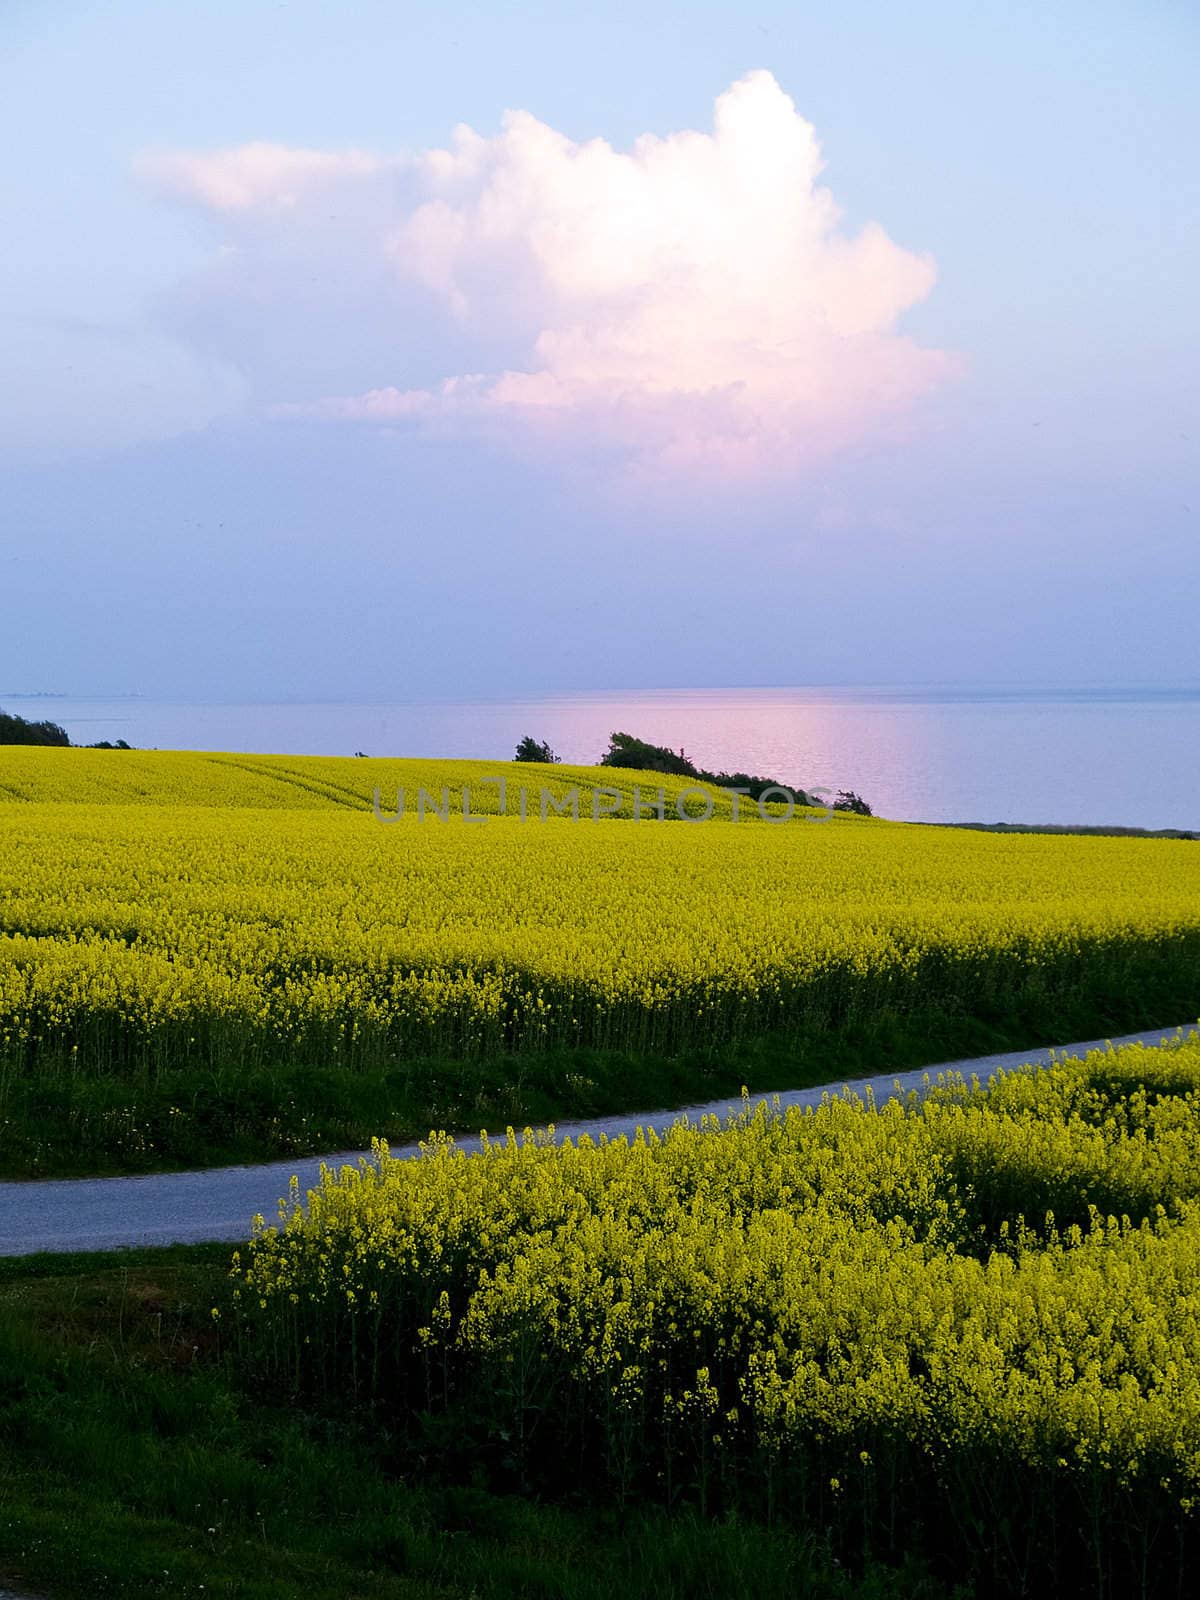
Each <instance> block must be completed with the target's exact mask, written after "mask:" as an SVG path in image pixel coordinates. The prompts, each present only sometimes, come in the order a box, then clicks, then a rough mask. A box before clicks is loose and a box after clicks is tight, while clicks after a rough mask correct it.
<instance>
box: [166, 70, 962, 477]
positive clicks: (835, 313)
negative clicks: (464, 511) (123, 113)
mask: <svg viewBox="0 0 1200 1600" xmlns="http://www.w3.org/2000/svg"><path fill="white" fill-rule="evenodd" d="M822 165H823V163H822V159H821V152H820V147H819V144H818V142H817V137H816V133H815V131H814V129H813V127H812V125H811V124H810V123H808V122H807V121H805V120H804V118H803V117H801V116H800V115H799V114H798V113H797V111H796V108H795V106H794V105H793V103H792V101H791V100H790V99H789V97H788V96H787V95H786V94H785V93H784V92H783V90H782V89H781V88H780V87H779V85H778V83H777V82H776V81H775V79H774V78H773V77H772V76H771V74H770V73H768V72H753V73H751V74H749V75H748V76H747V77H745V78H742V79H741V80H740V81H739V82H737V83H735V84H734V85H733V86H732V87H731V88H730V89H728V90H727V91H726V92H725V93H724V94H722V95H721V96H720V97H719V98H718V100H717V102H716V108H715V117H714V124H713V130H712V132H711V133H699V132H681V133H676V134H672V135H669V136H668V137H665V138H659V137H655V136H652V135H645V136H643V137H642V138H640V139H639V140H638V141H637V142H636V143H635V144H634V146H633V148H632V149H631V150H630V151H628V152H623V151H618V150H614V149H613V148H612V147H611V146H610V145H608V144H607V143H606V142H605V141H603V140H600V139H594V140H590V141H588V142H586V143H575V142H573V141H572V140H570V139H568V138H566V137H565V136H564V135H563V134H561V133H558V132H556V131H555V130H554V129H553V128H550V127H548V126H546V124H544V123H542V122H539V121H538V120H537V119H536V118H535V117H533V116H531V115H530V114H529V113H527V112H524V111H519V112H510V113H509V114H508V115H507V116H506V117H505V119H504V122H503V126H502V129H501V131H500V133H498V134H497V135H496V136H495V137H492V138H485V137H482V136H480V135H479V134H478V133H476V132H474V131H473V130H471V129H470V128H465V127H462V128H459V129H457V130H456V131H455V134H454V137H453V140H452V143H451V145H450V148H449V149H445V150H432V151H426V152H424V153H421V154H418V155H415V156H412V157H407V158H400V159H398V160H392V159H390V158H388V159H385V158H381V157H376V156H370V155H366V154H364V153H362V152H350V153H346V154H340V155H337V154H326V153H323V152H320V151H312V150H289V149H286V148H284V147H281V146H275V145H249V146H246V147H244V148H242V149H240V150H232V151H224V152H220V153H218V154H216V155H209V156H184V155H177V156H171V157H159V158H157V159H156V162H155V166H154V174H155V177H156V180H157V181H158V182H159V183H160V185H166V186H167V187H168V188H169V189H170V190H171V192H173V193H175V194H177V195H181V196H184V197H187V198H190V199H192V200H194V201H196V202H198V203H200V204H201V205H203V206H205V207H206V208H208V209H209V210H210V211H212V212H214V213H217V214H219V215H221V216H223V217H225V218H226V219H229V224H230V225H231V226H232V227H233V228H234V230H235V236H236V227H237V223H238V219H248V218H252V217H253V216H254V215H255V214H258V213H262V214H264V215H265V216H273V217H275V218H276V219H277V221H278V219H279V218H280V217H281V214H283V213H285V212H286V213H289V214H290V215H291V216H292V218H293V220H294V221H295V222H296V223H297V224H299V222H300V220H301V219H302V218H303V216H304V213H305V210H306V207H307V206H309V204H310V202H312V204H313V205H314V206H315V203H316V200H315V197H316V194H317V191H318V190H319V191H320V192H321V206H322V207H323V208H324V209H328V196H329V192H330V191H335V192H338V191H340V190H341V189H344V187H345V186H346V185H347V184H353V183H356V182H359V180H361V179H363V178H375V179H377V178H378V176H379V174H380V173H381V172H384V173H387V174H389V175H391V177H392V181H390V182H389V183H387V184H385V185H384V186H383V187H381V188H377V189H374V190H372V194H373V199H372V201H371V204H372V206H375V207H377V209H376V210H375V211H373V213H372V224H371V229H370V230H369V235H368V236H369V239H370V243H369V245H368V246H367V248H368V249H369V251H370V252H371V254H372V256H373V258H374V257H376V256H377V261H380V262H386V264H387V267H388V270H389V271H390V273H391V274H392V282H393V285H394V286H395V288H396V290H397V291H398V292H397V293H396V296H395V300H394V302H393V303H392V304H391V306H390V312H391V314H393V315H407V316H409V317H413V315H414V312H413V305H414V300H413V295H414V293H416V294H418V295H419V294H424V295H425V296H426V297H427V301H428V310H429V311H434V312H437V313H440V315H441V317H442V318H443V319H444V324H443V325H444V340H443V344H442V348H444V350H445V352H446V359H447V365H443V366H442V369H441V372H440V374H438V375H437V376H436V377H433V376H432V375H429V376H424V375H423V376H422V378H421V379H420V381H418V383H417V384H416V385H412V382H411V377H409V374H408V373H405V374H404V376H405V377H409V383H408V384H407V385H406V384H404V383H403V382H401V383H397V384H396V385H394V386H385V387H382V388H380V387H374V388H369V389H366V390H365V392H362V393H358V394H345V395H343V396H340V397H334V398H330V399H326V400H323V401H320V402H317V403H315V404H314V403H312V402H311V401H306V402H304V403H302V404H298V405H292V406H288V407H285V408H283V409H286V410H291V411H296V410H304V411H306V412H308V413H310V414H312V413H315V414H318V415H325V416H330V417H338V418H343V419H361V420H363V421H366V422H375V423H380V422H391V423H405V424H407V425H410V426H411V425H414V424H415V425H418V426H430V425H438V426H442V427H445V426H450V427H453V426H463V427H466V426H478V425H479V424H480V423H481V422H482V423H485V424H486V425H488V426H490V427H492V428H499V429H501V430H502V431H506V432H509V433H511V434H513V435H514V436H515V437H516V438H517V439H519V440H521V441H524V442H526V443H527V442H528V441H530V440H532V441H533V442H534V443H535V444H538V445H542V444H552V445H554V446H556V447H558V446H562V447H566V448H574V447H577V446H579V445H584V446H593V445H600V446H601V447H603V448H604V449H606V450H612V449H615V450H616V451H617V452H618V453H624V454H625V455H626V456H627V457H628V458H630V459H631V460H632V461H633V462H635V463H638V464H641V465H643V466H649V467H651V468H654V469H661V470H665V471H667V472H669V473H675V472H687V473H695V472H704V471H707V470H714V471H717V472H719V473H733V474H737V475H739V476H746V475H750V476H753V475H758V474H762V473H769V472H773V471H776V470H783V471H785V472H786V471H789V470H792V469H794V468H796V467H797V466H803V465H804V464H806V463H809V462H811V461H813V460H814V459H817V458H819V457H822V456H824V455H827V454H828V453H830V452H831V451H834V450H836V449H838V448H839V447H842V446H844V445H847V444H849V443H852V442H855V441H858V440H860V439H861V438H863V437H864V436H867V435H870V434H871V433H873V432H874V431H875V430H877V429H878V428H879V427H881V426H886V425H888V423H889V421H890V420H891V419H895V418H897V417H899V416H904V415H907V414H908V413H909V412H910V411H911V409H912V407H913V405H914V403H915V402H916V401H918V400H919V398H920V397H921V396H922V395H924V394H925V393H926V392H927V391H929V390H930V389H932V388H934V387H935V386H936V385H937V384H939V383H940V382H941V381H942V380H944V379H945V378H946V377H947V376H948V375H949V374H950V373H952V372H953V371H954V370H955V365H956V364H955V361H954V359H953V358H951V357H949V356H947V355H946V354H944V353H943V352H940V351H937V350H930V349H926V348H922V347H921V346H919V345H918V344H916V343H915V342H914V341H912V340H911V339H909V338H907V337H905V336H904V335H902V334H901V333H899V332H898V331H897V323H898V320H899V318H900V317H901V315H902V314H903V312H904V311H906V310H907V309H908V308H909V307H911V306H913V305H915V304H916V303H917V302H919V301H921V300H923V299H924V298H925V297H926V296H927V295H928V294H929V292H930V290H931V289H932V287H933V284H934V280H935V268H934V264H933V261H932V260H931V258H930V257H929V256H927V255H918V254H914V253H912V252H910V251H908V250H906V249H903V248H902V247H901V246H899V245H897V244H895V243H893V241H892V240H891V239H890V238H889V237H888V235H887V234H886V233H885V232H884V230H883V229H882V228H881V227H880V226H879V225H878V224H875V223H869V224H868V225H867V226H866V227H864V228H862V229H861V230H860V231H858V232H856V233H849V232H847V231H845V230H844V229H843V226H842V214H841V211H840V209H839V207H838V206H837V204H836V203H835V201H834V199H833V197H832V195H831V194H830V192H829V190H828V189H827V188H825V187H823V186H822V185H821V184H820V182H819V177H820V173H821V170H822ZM359 192H360V195H361V192H362V185H361V183H359ZM360 209H361V208H360ZM363 238H364V235H363V232H362V229H361V227H360V228H357V229H356V230H355V232H354V233H353V236H352V237H351V236H350V235H349V234H348V235H347V250H350V249H351V248H352V249H353V250H355V251H361V250H362V249H363V248H364V244H363ZM295 239H296V241H297V245H298V247H299V246H300V243H301V241H302V234H301V232H300V231H299V228H298V227H297V231H296V233H295ZM273 249H274V251H275V255H274V258H273V259H275V260H276V261H277V259H278V239H277V238H276V240H275V241H274V244H273ZM377 261H374V260H373V262H372V263H370V264H364V263H362V262H358V263H357V264H356V270H360V271H361V270H371V269H372V268H373V266H374V265H376V264H377ZM400 291H402V292H400ZM256 293H257V294H258V295H259V297H260V299H261V297H262V284H261V282H259V283H258V285H257V289H256ZM387 314H388V310H386V309H384V308H383V306H382V305H381V315H387ZM422 321H423V323H425V324H426V325H424V326H422V327H420V328H419V329H418V328H416V327H414V328H413V338H414V342H416V341H424V348H425V353H426V367H427V368H428V350H429V337H430V333H429V327H428V325H427V324H428V314H426V316H425V317H423V318H422ZM396 331H397V330H396V329H394V328H393V329H390V330H389V335H394V334H395V333H396ZM400 331H401V332H402V333H403V331H404V330H400ZM497 349H504V350H505V352H506V353H507V357H508V359H506V360H505V363H504V365H502V366H500V367H499V368H497V367H495V366H492V365H490V364H489V356H492V357H494V355H495V353H496V351H497ZM464 354H466V355H467V358H468V360H470V361H471V368H472V369H474V370H467V369H464V370H459V371H457V372H456V369H455V367H454V366H449V365H448V363H449V362H450V361H454V362H455V363H456V364H457V363H458V362H461V361H462V358H463V355H464ZM514 356H515V359H513V357H514ZM510 362H511V364H510ZM479 369H484V370H482V371H481V370H479Z"/></svg>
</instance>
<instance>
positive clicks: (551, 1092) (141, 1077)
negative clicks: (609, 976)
mask: <svg viewBox="0 0 1200 1600" xmlns="http://www.w3.org/2000/svg"><path fill="white" fill-rule="evenodd" d="M1142 979H1143V981H1142V983H1141V984H1140V986H1139V988H1138V990H1137V998H1136V999H1131V998H1129V997H1127V996H1126V994H1125V993H1123V992H1119V991H1110V990H1106V989H1105V988H1104V987H1103V985H1099V984H1098V985H1096V986H1094V987H1093V988H1092V989H1091V990H1090V991H1088V992H1084V993H1079V994H1071V993H1069V992H1067V993H1064V992H1062V991H1058V992H1055V993H1053V994H1048V995H1045V996H1044V997H1041V998H1036V997H1031V998H1029V999H1028V1000H1027V1001H1026V1002H1025V1003H1023V1004H1013V1005H1012V1006H1011V1007H1009V1008H1008V1009H1007V1010H1006V1011H1005V1012H1004V1014H1003V1015H997V1014H994V1013H993V1014H991V1015H989V1014H987V1013H986V1011H985V1010H983V1009H982V1008H981V1013H980V1014H978V1015H971V1014H966V1013H964V1012H962V1011H961V1010H952V1009H931V1010H927V1011H915V1012H912V1011H910V1012H903V1011H898V1010H896V1011H891V1012H884V1013H883V1014H882V1015H880V1016H877V1017H874V1018H868V1019H862V1020H854V1019H841V1020H840V1021H838V1022H837V1023H832V1024H826V1025H824V1026H819V1025H813V1026H810V1027H809V1028H808V1029H807V1030H803V1031H802V1030H797V1029H791V1030H789V1031H788V1032H787V1033H786V1034H785V1033H773V1034H765V1035H763V1036H761V1037H758V1038H750V1039H746V1040H742V1041H739V1042H738V1043H736V1044H722V1045H714V1046H710V1047H707V1048H704V1047H700V1046H691V1047H688V1048H686V1049H680V1050H678V1051H676V1052H674V1053H672V1054H659V1055H647V1054H634V1053H629V1052H623V1051H617V1050H607V1051H606V1050H595V1049H592V1050H588V1049H575V1050H565V1049H551V1050H546V1051H542V1052H538V1053H528V1054H523V1055H521V1054H510V1055H500V1056H492V1057H484V1058H476V1059H469V1060H463V1059H459V1060H454V1059H441V1060H429V1059H419V1058H416V1059H413V1060H410V1061H405V1062H400V1063H395V1064H392V1065H390V1066H388V1067H385V1068H382V1069H380V1070H379V1071H377V1072H366V1071H362V1070H353V1069H346V1068H331V1067H330V1066H329V1065H328V1063H327V1062H324V1061H319V1060H313V1061H306V1060H303V1059H300V1060H297V1059H295V1058H292V1059H284V1060H278V1061H275V1062H273V1063H265V1064H262V1063H258V1064H255V1065H254V1066H253V1067H244V1068H238V1067H233V1066H231V1067H228V1068H225V1069H221V1070H217V1071H214V1070H212V1069H209V1068H202V1067H200V1068H198V1067H187V1068H183V1067H180V1068H164V1067H159V1068H157V1069H155V1070H153V1071H150V1070H147V1071H145V1072H142V1073H138V1074H133V1075H131V1074H128V1073H124V1072H123V1073H120V1074H118V1073H115V1072H114V1073H111V1074H103V1073H97V1072H96V1071H94V1070H88V1071H83V1070H77V1071H73V1070H71V1069H70V1067H68V1066H67V1065H65V1064H61V1063H59V1064H57V1065H56V1064H55V1062H54V1061H53V1058H51V1057H49V1056H48V1055H43V1057H42V1058H41V1060H40V1061H39V1064H38V1071H37V1072H36V1073H34V1072H30V1071H27V1070H25V1069H24V1068H23V1066H22V1065H21V1064H17V1063H12V1064H9V1065H8V1066H5V1064H4V1063H3V1061H0V1179H6V1178H31V1177H74V1176H102V1175H105V1174H117V1173H130V1172H153V1171H170V1170H172V1169H179V1168H186V1167H193V1166H207V1165H221V1164H235V1163H242V1162H249V1161H265V1160H269V1159H271V1158H272V1157H274V1158H284V1157H288V1156H301V1155H308V1154H320V1153H324V1152H328V1151H333V1150H344V1149H356V1148H365V1147H366V1146H367V1145H368V1144H369V1143H370V1141H371V1139H372V1138H386V1139H388V1140H389V1141H390V1142H391V1143H393V1144H400V1143H404V1142H406V1141H411V1140H415V1139H422V1138H424V1137H425V1136H426V1135H427V1134H428V1133H429V1131H430V1129H434V1128H441V1129H445V1130H447V1131H448V1132H459V1133H463V1132H465V1133H476V1132H478V1131H479V1129H480V1128H484V1127H486V1128H488V1129H489V1130H491V1131H493V1132H495V1131H501V1132H502V1131H503V1130H504V1129H505V1128H506V1127H508V1126H513V1127H517V1128H522V1127H525V1126H528V1125H541V1124H543V1123H547V1122H554V1121H560V1122H561V1121H567V1120H574V1119H581V1118H587V1117H602V1116H611V1115H617V1114H619V1113H622V1112H631V1111H650V1110H655V1109H658V1108H659V1107H671V1106H678V1105H684V1104H688V1103H696V1102H703V1101H706V1100H715V1099H721V1098H724V1097H729V1098H730V1099H733V1100H736V1099H737V1097H738V1096H739V1094H740V1093H741V1089H742V1087H743V1085H744V1086H746V1087H748V1088H749V1089H750V1090H751V1092H753V1093H767V1092H770V1091H772V1090H783V1089H795V1088H804V1087H806V1086H809V1085H812V1084H821V1083H831V1082H832V1083H838V1082H842V1081H845V1080H846V1079H849V1078H854V1077H865V1076H870V1075H873V1074H876V1073H883V1072H902V1071H907V1070H910V1069H912V1068H918V1067H924V1066H929V1065H933V1064H937V1063H940V1062H943V1061H948V1060H953V1059H958V1058H965V1057H970V1056H975V1055H984V1054H990V1053H992V1052H994V1051H1007V1050H1025V1049H1030V1050H1032V1049H1035V1048H1038V1047H1040V1046H1044V1045H1050V1044H1066V1043H1070V1042H1072V1041H1074V1040H1077V1039H1087V1038H1105V1037H1112V1036H1114V1035H1118V1034H1123V1033H1133V1032H1138V1031H1142V1030H1145V1029H1149V1028H1156V1027H1164V1028H1169V1027H1173V1026H1175V1025H1177V1024H1179V1023H1181V1022H1186V1021H1188V1020H1190V1019H1191V1018H1192V1017H1193V1016H1195V1014H1196V991H1195V989H1194V988H1193V987H1188V986H1185V985H1181V984H1180V983H1179V982H1178V981H1177V977H1176V976H1175V975H1174V974H1173V973H1172V971H1171V970H1170V969H1168V970H1167V971H1166V972H1165V973H1163V974H1159V973H1157V972H1156V970H1155V966H1154V963H1153V961H1152V960H1150V959H1148V960H1147V962H1146V964H1145V970H1144V972H1143V973H1142Z"/></svg>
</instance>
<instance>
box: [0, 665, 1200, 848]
mask: <svg viewBox="0 0 1200 1600" xmlns="http://www.w3.org/2000/svg"><path fill="white" fill-rule="evenodd" d="M5 703H6V704H7V705H8V707H9V709H11V710H14V711H18V712H20V713H21V714H22V715H24V716H28V717H37V718H42V717H49V718H51V719H53V720H55V721H58V722H62V723H63V724H64V725H65V726H66V728H67V731H68V732H69V734H70V735H71V738H72V739H73V740H74V741H76V742H77V743H90V742H93V741H95V740H98V739H118V738H124V739H127V740H128V741H129V742H130V744H134V745H138V746H140V747H142V748H150V747H154V748H158V749H192V750H258V751H277V752H281V753H289V754H293V753H294V754H299V753H304V752H308V753H312V754H324V755H353V753H354V752H355V751H356V750H362V751H365V752H366V753H367V754H368V755H410V756H458V757H480V758H482V759H489V758H490V759H496V760H500V759H505V758H508V757H511V755H512V752H513V749H514V747H515V745H516V743H517V740H518V739H519V738H521V736H522V735H523V734H526V733H531V734H533V735H534V736H535V737H536V738H538V739H547V740H549V742H550V744H551V745H553V747H554V748H555V750H557V752H558V753H559V755H560V756H561V757H562V758H563V759H564V760H566V761H573V762H593V761H595V760H597V759H598V757H599V755H600V753H601V752H602V751H603V750H604V749H605V747H606V746H607V743H608V736H609V734H610V733H612V732H613V731H615V730H618V729H620V730H624V731H626V732H629V733H634V734H637V735H638V736H639V737H641V738H645V739H650V740H652V741H653V742H654V743H656V744H669V745H671V746H672V747H674V748H676V749H678V748H680V747H682V748H683V749H685V750H686V751H687V754H688V755H689V756H691V757H692V758H693V759H694V760H695V761H696V763H697V764H698V765H699V766H703V767H710V768H713V769H717V770H719V769H721V768H726V769H730V770H733V769H738V770H742V771H749V772H754V773H759V774H763V775H769V776H771V777H777V778H781V779H783V780H784V782H787V783H794V784H801V785H804V786H806V787H810V788H815V787H818V786H821V785H824V786H826V787H828V788H830V789H838V788H848V789H855V790H857V791H858V793H859V794H862V795H864V796H865V797H866V798H867V799H868V800H869V801H870V802H871V804H872V805H873V806H874V808H875V810H876V812H878V813H879V814H881V815H884V816H891V817H900V818H906V819H914V820H925V821H929V822H954V821H958V822H997V821H1004V822H1053V823H1091V824H1097V823H1119V824H1122V825H1130V826H1138V827H1148V828H1162V827H1180V828H1197V827H1200V691H1196V690H1190V691H1189V690H1179V691H1162V690H1160V691H1156V692H1155V691H1144V690H1135V689H1126V690H1119V689H1118V690H1104V691H1087V692H1085V691H1082V690H1074V691H1045V692H1043V693H1040V694H1031V693H1029V692H1028V691H1025V692H1024V697H1018V696H1016V695H1015V694H1014V693H1013V692H1011V691H1010V692H1007V693H1006V692H1002V691H995V692H989V691H986V690H983V691H980V690H975V691H969V692H968V691H965V690H957V691H956V690H948V691H933V690H905V689H896V688H889V689H786V690H785V689H741V690H687V691H682V690H664V691H644V692H639V693H629V692H625V693H615V694H593V695H571V696H561V697H555V698H550V699H542V700H528V701H524V702H508V703H497V704H485V703H479V704H474V705H366V704H362V705H356V704H335V705H298V704H288V705H258V704H253V705H251V704H244V705H188V704H167V703H165V702H159V701H153V700H143V699H128V700H118V701H108V702H105V701H98V700H97V701H87V700H67V699H57V698H51V697H39V698H36V699H29V700H18V699H15V698H14V697H12V696H8V697H6V698H5Z"/></svg>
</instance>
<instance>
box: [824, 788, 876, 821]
mask: <svg viewBox="0 0 1200 1600" xmlns="http://www.w3.org/2000/svg"><path fill="white" fill-rule="evenodd" d="M833 809H834V810H835V811H852V812H853V813H854V815H855V816H856V817H869V816H872V815H874V813H873V812H872V810H871V808H870V806H869V805H868V804H867V802H866V801H865V800H864V799H863V797H862V796H861V795H858V794H855V792H854V790H853V789H839V790H838V797H837V799H836V800H835V801H834V802H833Z"/></svg>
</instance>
